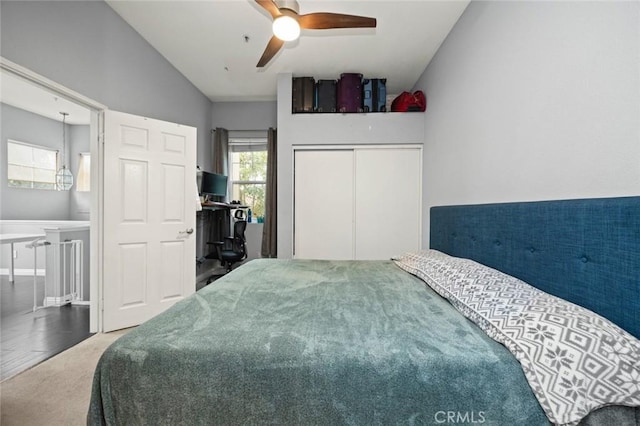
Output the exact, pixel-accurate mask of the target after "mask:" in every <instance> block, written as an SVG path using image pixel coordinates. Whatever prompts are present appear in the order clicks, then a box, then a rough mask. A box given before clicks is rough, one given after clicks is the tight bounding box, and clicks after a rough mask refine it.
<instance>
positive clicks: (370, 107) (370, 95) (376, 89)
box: [362, 78, 387, 112]
mask: <svg viewBox="0 0 640 426" xmlns="http://www.w3.org/2000/svg"><path fill="white" fill-rule="evenodd" d="M362 107H363V109H364V112H385V111H386V110H387V79H386V78H371V79H369V78H366V79H364V80H362Z"/></svg>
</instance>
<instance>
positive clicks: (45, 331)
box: [0, 275, 91, 381]
mask: <svg viewBox="0 0 640 426" xmlns="http://www.w3.org/2000/svg"><path fill="white" fill-rule="evenodd" d="M38 279H39V282H38V285H37V287H38V288H39V291H38V293H37V300H39V301H40V302H39V303H40V304H41V303H42V299H43V294H42V293H43V290H42V288H43V284H44V277H39V278H38ZM0 318H1V324H0V349H1V354H0V381H2V380H5V379H7V378H9V377H12V376H14V375H16V374H18V373H20V372H21V371H24V370H26V369H28V368H30V367H33V366H34V365H36V364H38V363H40V362H42V361H44V360H46V359H48V358H50V357H52V356H53V355H56V354H58V353H60V352H62V351H64V350H66V349H68V348H70V347H71V346H74V345H75V344H77V343H79V342H81V341H83V340H84V339H86V338H87V337H89V336H90V335H91V333H89V306H79V305H66V306H62V307H59V308H58V307H49V308H42V309H39V310H37V311H35V312H33V277H24V276H17V277H15V284H13V285H12V284H10V283H9V277H8V276H6V275H2V276H0Z"/></svg>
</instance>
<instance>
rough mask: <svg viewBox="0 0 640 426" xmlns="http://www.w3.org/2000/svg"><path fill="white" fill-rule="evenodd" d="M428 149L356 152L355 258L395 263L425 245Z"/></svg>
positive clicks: (364, 150) (357, 150) (378, 149)
mask: <svg viewBox="0 0 640 426" xmlns="http://www.w3.org/2000/svg"><path fill="white" fill-rule="evenodd" d="M421 163H422V151H421V150H420V149H419V148H415V147H408V148H390V149H385V148H382V149H380V148H373V149H356V150H355V176H356V177H355V206H356V211H355V214H356V218H355V258H356V259H359V260H373V259H389V258H391V256H393V255H398V254H401V253H404V252H405V251H408V250H417V249H419V248H420V244H421V239H422V236H421V232H420V230H421V220H422V215H421V208H422V207H421V205H422V202H421V197H420V194H421V182H422V172H421V169H422V167H421Z"/></svg>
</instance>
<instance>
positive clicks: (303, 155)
mask: <svg viewBox="0 0 640 426" xmlns="http://www.w3.org/2000/svg"><path fill="white" fill-rule="evenodd" d="M294 186H295V188H294V197H295V200H294V257H295V258H297V259H353V256H354V251H353V217H354V210H353V186H354V181H353V151H352V150H296V151H295V155H294Z"/></svg>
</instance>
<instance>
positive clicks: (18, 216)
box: [0, 57, 106, 380]
mask: <svg viewBox="0 0 640 426" xmlns="http://www.w3.org/2000/svg"><path fill="white" fill-rule="evenodd" d="M0 82H1V83H2V90H0V93H1V95H2V97H1V98H0V106H1V107H2V116H1V117H0V118H1V119H2V122H3V123H2V138H1V139H2V140H1V141H0V147H1V148H2V150H3V155H2V158H3V163H4V164H2V167H1V168H2V169H3V171H4V173H2V177H1V178H0V179H1V180H0V184H1V185H2V193H3V195H2V200H1V202H2V206H3V207H2V210H1V211H0V233H2V234H4V235H6V234H20V233H34V234H38V235H40V234H42V237H41V238H40V241H41V242H44V241H47V243H48V247H44V246H41V247H36V248H32V247H28V246H27V245H26V244H24V243H23V244H15V246H13V245H12V246H11V248H9V245H8V244H6V245H5V244H3V245H2V247H1V249H2V257H1V258H0V262H1V263H0V270H1V272H2V274H0V286H1V290H2V294H1V299H2V303H1V304H0V315H1V316H2V345H1V346H2V374H1V375H0V380H4V379H6V378H8V377H10V376H12V375H15V374H17V373H18V372H20V371H22V370H24V369H26V368H29V367H31V366H33V365H35V364H37V363H39V362H41V361H43V360H44V359H46V358H49V357H50V356H53V355H55V354H56V353H59V352H61V351H63V350H65V349H67V348H68V347H70V346H73V345H75V344H76V343H78V342H80V341H82V340H83V339H85V338H86V337H88V336H90V335H91V334H92V333H95V332H97V331H100V330H99V324H100V321H99V309H98V301H99V299H100V297H99V294H98V290H99V288H100V287H99V285H98V279H99V271H98V261H99V252H98V249H99V246H100V241H99V240H100V236H101V232H100V228H99V225H100V222H99V219H100V218H99V215H100V200H101V170H100V167H101V153H100V144H99V142H98V135H99V134H100V128H101V126H102V124H101V122H102V118H101V117H102V114H103V111H104V110H105V109H106V108H105V107H104V106H102V105H100V104H98V103H96V102H94V101H92V100H90V99H88V98H86V97H84V96H82V95H80V94H77V93H75V92H73V91H72V90H70V89H67V88H66V87H63V86H61V85H59V84H57V83H55V82H53V81H51V80H48V79H46V78H44V77H42V76H40V75H38V74H35V73H33V72H31V71H30V70H28V69H26V68H24V67H21V66H20V65H18V64H15V63H12V62H11V61H8V60H6V59H4V58H2V57H0ZM61 113H65V114H64V115H62V114H61ZM61 116H62V117H64V118H65V121H61V120H62V119H61V118H60V117H61ZM9 123H10V125H9ZM5 124H7V125H5ZM60 129H62V130H60ZM63 135H64V136H63ZM9 138H10V139H12V140H15V139H21V141H20V142H26V143H29V144H32V145H35V146H37V145H46V146H47V147H48V148H51V149H53V150H54V151H55V152H56V162H57V163H58V164H57V166H59V165H60V164H63V165H68V168H69V170H71V171H72V174H73V175H74V178H75V182H74V185H73V186H72V187H71V189H70V190H66V191H57V190H56V189H55V188H54V189H48V190H47V189H45V188H38V187H37V184H36V185H35V186H36V188H35V189H34V188H31V189H26V188H20V187H16V186H15V185H13V186H10V185H9V184H8V179H7V169H8V168H9V164H8V161H7V146H8V139H9ZM62 138H64V140H62ZM62 144H64V148H63V149H61V147H58V146H57V145H62ZM65 148H66V149H65ZM63 152H64V156H63V154H62V153H63ZM14 157H15V155H14ZM89 158H90V159H91V160H92V161H91V160H89V161H91V163H90V171H88V172H87V170H86V169H87V165H88V161H87V159H89ZM36 160H37V158H36ZM18 162H19V161H18ZM34 164H35V166H34V167H32V168H33V169H34V170H35V172H34V171H33V170H32V171H31V172H32V175H33V174H34V173H35V174H36V175H38V173H39V172H40V170H38V166H37V164H38V163H37V161H35V160H34ZM12 167H13V168H14V171H15V170H16V169H17V170H18V172H19V173H20V172H24V170H25V168H24V165H22V164H18V165H17V166H16V165H12ZM78 178H79V180H80V181H78ZM33 180H35V181H38V180H39V178H36V179H33ZM78 184H80V185H81V186H82V188H80V190H78V189H79V187H78ZM69 231H71V234H69V233H68V232H69ZM79 235H82V236H79ZM69 239H73V240H74V241H77V240H83V243H84V250H83V252H82V255H80V257H79V259H82V260H81V261H82V266H80V265H76V264H74V268H75V269H74V271H75V272H76V274H78V272H77V271H81V272H80V273H79V274H80V275H79V276H80V282H81V283H83V284H79V285H76V287H75V288H74V290H73V292H72V293H73V297H68V295H67V294H66V289H65V288H64V287H63V288H62V290H61V291H62V293H60V294H58V293H55V294H52V293H51V285H52V283H54V282H56V280H57V281H58V284H60V283H59V282H60V281H63V282H62V284H63V285H64V284H65V282H66V280H67V278H66V277H65V278H63V279H59V278H57V275H58V274H59V271H60V267H59V266H60V265H62V270H63V271H64V270H65V267H66V266H67V263H68V262H69V261H68V259H65V260H64V261H62V262H59V261H60V259H54V256H53V255H50V254H49V253H47V255H45V250H47V251H51V252H52V251H53V249H54V248H56V247H57V249H58V254H60V253H62V254H63V255H65V253H66V251H67V249H66V246H65V245H64V244H65V242H66V241H67V240H69ZM61 247H62V249H60V248H61ZM34 250H35V251H36V252H37V253H36V256H35V257H34V254H33V252H34ZM36 258H37V259H38V260H35V259H36ZM9 260H11V262H9ZM76 260H77V259H76ZM74 262H76V261H75V260H74ZM76 263H78V262H76ZM9 264H10V265H11V273H8V265H9ZM55 267H58V271H57V272H53V271H54V269H55ZM14 268H15V272H16V273H15V276H14V275H13V272H14ZM5 269H7V271H5ZM5 272H6V273H5ZM64 273H65V272H63V274H64ZM10 276H12V277H13V280H10ZM58 290H60V288H59V287H58Z"/></svg>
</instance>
